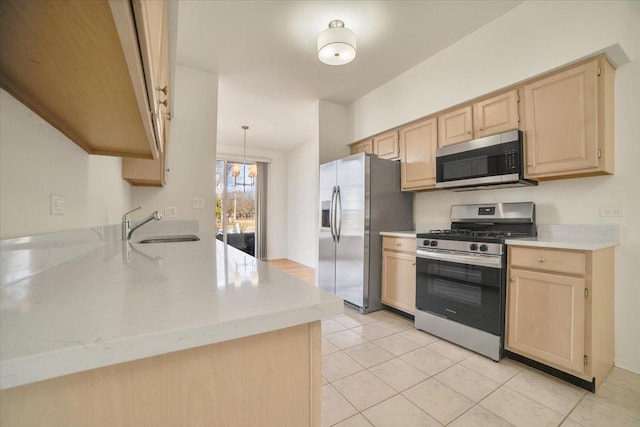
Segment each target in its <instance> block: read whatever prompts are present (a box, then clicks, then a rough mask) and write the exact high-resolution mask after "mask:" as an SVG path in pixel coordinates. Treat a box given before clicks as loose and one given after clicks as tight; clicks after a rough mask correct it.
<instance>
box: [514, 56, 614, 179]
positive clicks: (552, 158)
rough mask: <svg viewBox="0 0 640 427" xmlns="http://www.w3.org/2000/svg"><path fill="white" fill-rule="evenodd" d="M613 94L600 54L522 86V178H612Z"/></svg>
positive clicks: (609, 70)
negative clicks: (524, 149) (524, 157)
mask: <svg viewBox="0 0 640 427" xmlns="http://www.w3.org/2000/svg"><path fill="white" fill-rule="evenodd" d="M613 91H614V71H613V67H612V66H611V65H610V64H609V62H608V61H607V60H606V58H605V57H604V56H602V57H599V58H597V59H594V60H591V61H589V62H586V63H583V64H580V65H577V66H575V67H572V68H569V69H567V70H564V71H561V72H558V73H555V74H553V75H551V76H549V77H546V78H542V79H540V80H536V81H534V82H532V83H529V84H527V85H525V86H524V102H525V114H526V147H527V168H526V176H527V177H528V178H533V179H557V178H563V177H572V176H588V175H602V174H612V173H613V169H614V167H613V160H614V159H613Z"/></svg>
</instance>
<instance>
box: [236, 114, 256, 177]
mask: <svg viewBox="0 0 640 427" xmlns="http://www.w3.org/2000/svg"><path fill="white" fill-rule="evenodd" d="M248 129H249V126H246V125H245V126H242V130H243V131H244V140H243V145H242V178H243V179H242V182H241V183H238V177H239V176H240V165H239V164H238V163H234V164H233V169H232V171H231V175H232V176H233V180H234V184H235V185H236V186H238V185H242V187H243V189H246V187H247V186H250V187H253V179H254V178H255V177H256V176H258V168H257V166H256V164H255V163H254V164H252V165H251V166H249V172H248V173H247V130H248ZM247 175H248V176H249V178H250V179H251V183H249V184H247V179H246V176H247Z"/></svg>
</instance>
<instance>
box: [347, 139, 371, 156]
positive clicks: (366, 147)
mask: <svg viewBox="0 0 640 427" xmlns="http://www.w3.org/2000/svg"><path fill="white" fill-rule="evenodd" d="M358 153H367V154H373V140H372V139H371V138H369V139H365V140H364V141H360V142H356V143H355V144H353V145H351V154H358Z"/></svg>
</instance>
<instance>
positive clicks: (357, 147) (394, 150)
mask: <svg viewBox="0 0 640 427" xmlns="http://www.w3.org/2000/svg"><path fill="white" fill-rule="evenodd" d="M362 152H365V153H368V154H375V155H377V156H378V157H380V158H381V159H390V160H398V159H399V158H400V150H399V148H398V131H397V130H392V131H388V132H385V133H381V134H380V135H376V136H374V137H373V138H367V139H365V140H362V141H359V142H356V143H355V144H351V154H358V153H362Z"/></svg>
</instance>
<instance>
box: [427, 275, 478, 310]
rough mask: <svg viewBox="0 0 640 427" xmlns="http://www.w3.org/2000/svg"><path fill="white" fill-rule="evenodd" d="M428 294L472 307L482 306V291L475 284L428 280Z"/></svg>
mask: <svg viewBox="0 0 640 427" xmlns="http://www.w3.org/2000/svg"><path fill="white" fill-rule="evenodd" d="M427 286H428V287H429V294H430V295H433V296H435V297H439V298H445V299H447V300H450V301H457V302H461V303H463V304H467V305H470V306H473V307H481V306H482V291H481V288H479V287H477V286H469V285H462V284H460V283H455V282H447V281H444V280H441V279H435V280H433V281H432V282H429V284H428V285H427Z"/></svg>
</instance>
